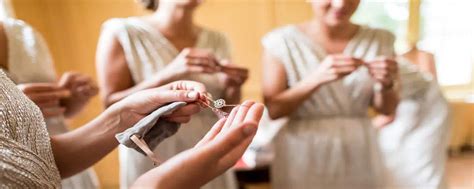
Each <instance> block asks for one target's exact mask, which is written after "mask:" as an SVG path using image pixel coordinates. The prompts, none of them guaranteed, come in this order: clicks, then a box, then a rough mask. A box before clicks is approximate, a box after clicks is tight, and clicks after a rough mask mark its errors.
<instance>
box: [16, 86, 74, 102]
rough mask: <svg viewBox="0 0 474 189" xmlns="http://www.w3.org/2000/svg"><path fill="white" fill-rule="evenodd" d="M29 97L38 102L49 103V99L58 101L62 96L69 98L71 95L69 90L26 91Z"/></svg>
mask: <svg viewBox="0 0 474 189" xmlns="http://www.w3.org/2000/svg"><path fill="white" fill-rule="evenodd" d="M25 94H26V96H28V98H29V99H30V100H31V101H33V102H35V103H36V104H41V103H47V102H49V101H56V100H60V99H62V98H67V97H69V96H70V95H71V93H70V92H69V91H68V90H64V89H61V90H55V91H49V92H36V93H31V92H29V93H25Z"/></svg>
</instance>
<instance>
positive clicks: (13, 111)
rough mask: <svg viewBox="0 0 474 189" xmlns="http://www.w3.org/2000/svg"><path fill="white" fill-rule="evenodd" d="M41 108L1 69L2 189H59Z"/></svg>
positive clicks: (0, 164) (0, 170) (0, 180)
mask: <svg viewBox="0 0 474 189" xmlns="http://www.w3.org/2000/svg"><path fill="white" fill-rule="evenodd" d="M60 181H61V177H60V176H59V170H58V168H57V167H56V163H55V161H54V156H53V152H52V149H51V144H50V140H49V135H48V132H47V130H46V124H45V122H44V120H43V116H42V114H41V111H40V109H39V108H38V107H37V106H36V105H35V104H34V103H33V102H32V101H30V100H29V99H28V97H26V96H25V95H24V94H23V93H22V92H21V91H20V90H18V89H17V88H16V85H15V84H14V83H13V82H12V81H11V80H10V79H9V78H8V77H7V76H6V74H5V73H4V72H3V71H2V70H1V69H0V188H59V187H60Z"/></svg>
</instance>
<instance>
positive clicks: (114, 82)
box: [96, 31, 172, 107]
mask: <svg viewBox="0 0 474 189" xmlns="http://www.w3.org/2000/svg"><path fill="white" fill-rule="evenodd" d="M96 54H97V57H96V66H97V75H98V80H99V82H98V84H99V88H100V89H101V98H102V101H103V102H104V105H105V107H108V106H110V105H112V104H114V103H116V102H117V101H119V100H121V99H123V98H125V97H127V96H129V95H131V94H133V93H135V92H137V91H141V90H144V89H149V88H153V87H158V86H161V85H164V84H166V83H169V82H171V81H172V80H170V78H171V76H169V75H166V74H163V73H160V74H158V75H160V76H162V77H158V78H157V79H154V80H145V81H143V82H141V83H138V84H135V83H134V82H133V79H132V75H131V73H130V70H129V68H128V66H127V62H126V59H125V54H124V50H123V48H122V45H121V44H120V42H119V41H118V39H117V37H115V35H114V34H113V33H112V32H111V31H104V32H103V33H102V34H101V36H100V38H99V44H98V47H97V53H96Z"/></svg>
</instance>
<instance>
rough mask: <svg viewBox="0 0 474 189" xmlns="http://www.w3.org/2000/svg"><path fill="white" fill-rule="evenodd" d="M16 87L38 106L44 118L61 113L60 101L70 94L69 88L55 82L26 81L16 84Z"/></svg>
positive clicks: (62, 109)
mask: <svg viewBox="0 0 474 189" xmlns="http://www.w3.org/2000/svg"><path fill="white" fill-rule="evenodd" d="M18 88H19V89H20V90H21V91H22V92H23V93H24V94H25V95H26V96H27V97H28V98H29V99H30V100H31V101H33V102H34V103H35V104H36V105H37V106H38V107H39V108H40V110H41V113H43V116H44V117H45V118H50V117H55V116H60V115H63V114H64V111H65V109H64V108H62V107H61V106H60V101H61V99H63V98H67V97H69V96H70V95H71V94H70V92H69V90H67V89H62V88H61V87H59V86H58V85H57V84H55V83H27V84H20V85H18Z"/></svg>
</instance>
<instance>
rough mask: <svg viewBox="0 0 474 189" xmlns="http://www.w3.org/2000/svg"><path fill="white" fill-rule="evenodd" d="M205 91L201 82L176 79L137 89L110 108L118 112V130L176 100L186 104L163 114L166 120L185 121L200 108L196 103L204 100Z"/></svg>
mask: <svg viewBox="0 0 474 189" xmlns="http://www.w3.org/2000/svg"><path fill="white" fill-rule="evenodd" d="M204 93H206V88H205V86H204V85H203V84H201V83H198V82H194V81H176V82H172V83H170V84H167V85H164V86H162V87H158V88H154V89H147V90H143V91H139V92H137V93H135V94H133V95H130V96H128V97H127V98H124V99H123V100H121V101H119V102H117V103H116V104H114V105H113V106H111V107H110V108H111V109H112V110H115V111H116V112H118V115H119V116H118V117H119V127H120V130H125V129H127V128H129V127H131V126H133V125H134V124H135V123H137V122H138V121H139V120H140V119H142V118H143V117H145V116H147V115H148V114H150V113H151V112H153V111H154V110H156V109H157V108H159V107H161V106H163V105H165V104H168V103H171V102H176V101H183V102H187V103H188V104H187V105H186V106H184V107H181V108H179V109H177V110H176V111H174V112H173V113H172V114H170V115H167V116H165V117H164V118H165V119H166V120H168V121H172V122H177V123H187V122H189V120H190V119H191V115H193V114H196V113H198V112H199V111H200V110H201V108H200V105H199V104H198V103H197V102H198V101H199V100H204V99H205V97H204V96H203V95H202V94H204Z"/></svg>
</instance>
